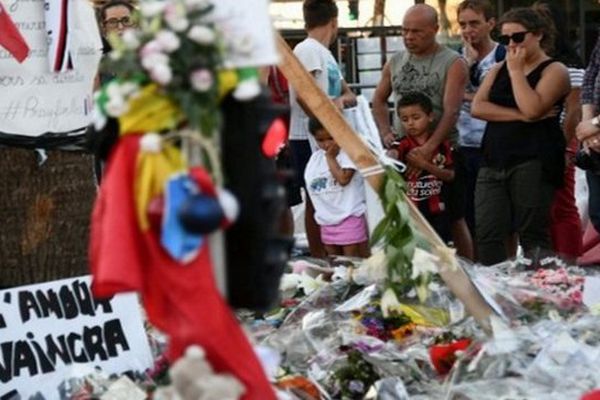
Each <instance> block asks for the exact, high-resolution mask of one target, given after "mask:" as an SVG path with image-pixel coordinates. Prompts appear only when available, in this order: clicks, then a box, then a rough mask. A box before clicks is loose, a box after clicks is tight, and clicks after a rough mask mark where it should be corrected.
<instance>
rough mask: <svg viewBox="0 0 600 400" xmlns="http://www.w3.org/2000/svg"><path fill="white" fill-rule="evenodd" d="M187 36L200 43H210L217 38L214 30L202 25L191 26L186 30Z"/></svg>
mask: <svg viewBox="0 0 600 400" xmlns="http://www.w3.org/2000/svg"><path fill="white" fill-rule="evenodd" d="M187 36H188V38H190V39H191V40H193V41H194V42H196V43H198V44H202V45H209V44H212V43H214V41H215V39H216V38H217V35H216V33H215V31H214V30H212V29H210V28H208V27H206V26H203V25H195V26H193V27H192V29H190V31H189V32H188V34H187Z"/></svg>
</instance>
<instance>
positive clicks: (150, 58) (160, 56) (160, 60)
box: [142, 53, 169, 71]
mask: <svg viewBox="0 0 600 400" xmlns="http://www.w3.org/2000/svg"><path fill="white" fill-rule="evenodd" d="M168 64H169V57H168V56H167V55H166V54H164V53H150V54H148V55H146V56H142V67H144V68H145V69H146V70H148V71H151V70H153V69H154V68H156V67H157V66H158V65H164V66H168Z"/></svg>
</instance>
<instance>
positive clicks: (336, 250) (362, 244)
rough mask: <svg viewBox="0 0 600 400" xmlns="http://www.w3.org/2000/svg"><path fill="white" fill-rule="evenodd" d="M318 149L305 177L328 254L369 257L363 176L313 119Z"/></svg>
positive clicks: (311, 159) (311, 130) (311, 126)
mask: <svg viewBox="0 0 600 400" xmlns="http://www.w3.org/2000/svg"><path fill="white" fill-rule="evenodd" d="M308 127H309V131H310V133H311V134H312V135H313V136H314V138H315V140H316V142H317V146H318V149H317V150H316V151H315V152H314V153H312V155H311V157H310V159H309V161H308V164H307V165H306V170H305V172H304V179H305V181H306V189H307V191H308V195H309V196H310V199H311V200H312V203H313V205H314V207H315V220H316V222H317V224H318V225H319V227H320V233H321V240H322V241H323V245H324V246H325V251H326V252H327V255H344V256H355V257H367V256H368V255H369V248H368V233H367V232H368V231H367V221H366V218H365V212H366V210H367V201H366V195H365V187H364V182H363V179H362V177H361V176H360V175H358V174H356V167H355V166H354V163H353V162H352V161H351V160H350V158H349V157H348V156H347V155H346V153H344V152H343V151H342V152H341V151H340V148H339V146H338V145H337V144H336V143H335V141H334V140H333V138H332V137H331V135H330V134H329V132H327V130H326V129H325V128H324V127H323V126H322V125H321V124H320V123H319V121H318V120H316V119H314V118H311V119H310V120H309V124H308Z"/></svg>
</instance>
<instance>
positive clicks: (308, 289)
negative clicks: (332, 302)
mask: <svg viewBox="0 0 600 400" xmlns="http://www.w3.org/2000/svg"><path fill="white" fill-rule="evenodd" d="M326 284H327V283H326V282H325V281H324V280H323V275H319V276H317V277H316V278H313V277H312V276H310V275H308V274H307V273H306V272H304V273H302V275H300V283H299V284H298V288H299V289H302V291H303V292H304V294H305V295H307V296H308V295H310V294H312V293H313V292H315V291H316V290H318V289H319V288H321V287H322V286H325V285H326Z"/></svg>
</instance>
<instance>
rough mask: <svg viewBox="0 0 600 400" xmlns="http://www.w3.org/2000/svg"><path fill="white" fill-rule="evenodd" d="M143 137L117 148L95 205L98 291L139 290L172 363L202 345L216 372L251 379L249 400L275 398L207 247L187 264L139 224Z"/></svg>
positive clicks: (94, 253)
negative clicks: (163, 335)
mask: <svg viewBox="0 0 600 400" xmlns="http://www.w3.org/2000/svg"><path fill="white" fill-rule="evenodd" d="M139 139H140V136H137V135H128V136H125V137H123V138H121V139H120V141H119V143H118V144H117V145H116V146H115V148H114V149H113V152H112V154H111V157H110V158H109V161H108V167H107V170H106V175H105V176H104V178H103V180H102V186H101V188H100V192H99V194H98V198H97V200H96V204H95V206H94V211H93V215H92V232H91V243H90V258H91V262H90V264H91V268H92V273H93V276H94V279H93V284H92V289H93V291H94V294H95V295H96V296H98V297H106V296H112V295H114V294H116V293H119V292H126V291H137V292H140V293H141V295H142V300H143V302H144V306H145V309H146V312H147V313H148V319H149V320H150V322H151V323H152V324H153V325H155V326H156V327H157V328H159V329H161V330H162V331H164V332H165V333H167V334H168V335H169V338H170V340H169V353H168V356H169V359H170V360H171V361H174V360H175V359H177V358H179V357H180V356H181V355H182V354H183V352H184V350H185V348H186V347H187V346H189V345H191V344H198V345H200V346H202V347H203V348H204V350H205V351H206V355H207V358H208V360H209V361H210V363H211V364H212V366H213V368H214V369H215V370H216V371H217V372H228V373H230V374H232V375H235V376H236V377H237V378H238V379H239V380H240V381H241V382H242V383H243V384H244V386H245V387H246V394H245V395H244V397H243V399H244V400H259V399H260V400H269V399H275V395H274V393H273V390H272V388H271V385H270V384H269V382H268V380H267V379H266V377H265V375H264V372H263V369H262V367H261V365H260V363H259V361H258V359H257V358H256V355H255V353H254V350H253V349H252V347H251V346H250V344H249V342H248V340H247V338H246V336H245V334H244V333H243V331H242V330H241V328H240V326H239V324H238V323H237V320H236V319H235V317H234V315H233V314H232V312H231V310H230V309H229V307H228V305H227V304H226V303H225V301H224V300H223V298H222V297H221V295H220V293H219V292H218V289H217V287H216V284H215V281H214V278H213V272H212V266H211V265H212V262H211V258H210V251H209V248H208V245H207V244H205V245H204V246H203V247H202V249H201V251H200V253H199V255H198V256H197V258H196V259H195V260H193V261H192V262H190V263H187V264H180V263H178V262H177V261H176V260H174V259H172V258H171V257H169V255H168V254H167V253H166V252H165V251H164V250H163V249H162V247H161V246H160V244H159V241H158V238H157V237H156V234H155V233H154V232H153V230H152V229H150V230H148V231H147V232H142V231H141V230H140V229H139V225H138V222H137V219H136V214H135V202H134V193H133V186H134V185H133V182H134V178H135V166H136V157H137V154H138V149H139ZM206 242H208V241H206Z"/></svg>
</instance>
